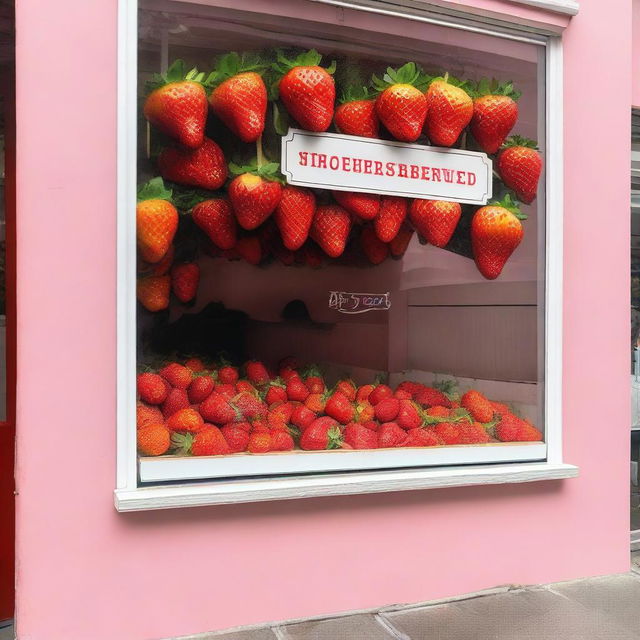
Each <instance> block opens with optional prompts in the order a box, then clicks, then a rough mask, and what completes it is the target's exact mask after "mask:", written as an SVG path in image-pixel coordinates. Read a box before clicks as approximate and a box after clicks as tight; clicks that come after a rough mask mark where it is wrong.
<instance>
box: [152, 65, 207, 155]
mask: <svg viewBox="0 0 640 640" xmlns="http://www.w3.org/2000/svg"><path fill="white" fill-rule="evenodd" d="M203 79H204V74H202V73H200V74H199V73H198V71H197V69H192V70H191V71H189V72H188V73H187V74H186V75H185V73H184V62H183V61H182V60H176V61H175V62H174V63H173V64H172V65H171V66H170V67H169V69H167V72H166V74H165V75H164V76H159V75H155V76H154V78H153V79H152V83H153V84H154V85H156V88H154V90H153V91H152V92H151V93H150V94H149V95H148V96H147V99H146V100H145V102H144V107H143V113H144V116H145V118H146V119H147V120H148V121H149V122H150V123H151V124H152V125H154V126H155V127H157V128H158V129H159V130H160V131H162V132H163V133H165V134H167V135H168V136H170V137H172V138H174V139H175V140H177V141H178V142H179V143H180V144H181V145H184V146H185V147H190V148H192V149H194V148H196V147H199V146H200V145H201V144H202V141H203V140H204V126H205V123H206V120H207V94H206V92H205V90H204V87H203V86H202V84H201V82H202V80H203Z"/></svg>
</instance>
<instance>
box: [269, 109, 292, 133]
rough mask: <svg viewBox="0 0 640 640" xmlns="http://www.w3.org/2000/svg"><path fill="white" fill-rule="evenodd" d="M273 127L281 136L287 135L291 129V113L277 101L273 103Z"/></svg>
mask: <svg viewBox="0 0 640 640" xmlns="http://www.w3.org/2000/svg"><path fill="white" fill-rule="evenodd" d="M273 128H274V129H275V130H276V133H277V134H278V135H279V136H285V135H287V132H288V131H289V115H288V114H287V112H286V111H285V110H283V109H280V107H279V106H278V103H277V102H274V103H273Z"/></svg>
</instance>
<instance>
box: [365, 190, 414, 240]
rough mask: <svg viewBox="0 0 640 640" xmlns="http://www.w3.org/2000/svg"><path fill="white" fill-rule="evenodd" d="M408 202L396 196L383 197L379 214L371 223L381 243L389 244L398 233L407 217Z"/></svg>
mask: <svg viewBox="0 0 640 640" xmlns="http://www.w3.org/2000/svg"><path fill="white" fill-rule="evenodd" d="M408 209H409V201H408V200H407V199H406V198H400V197H398V196H383V197H382V199H381V201H380V212H379V213H378V217H377V218H376V219H375V220H374V221H373V228H374V229H375V232H376V235H377V236H378V238H380V240H382V242H391V241H392V240H393V239H394V238H395V237H396V236H397V235H398V231H400V227H401V226H402V223H403V222H404V220H405V218H406V217H407V212H408Z"/></svg>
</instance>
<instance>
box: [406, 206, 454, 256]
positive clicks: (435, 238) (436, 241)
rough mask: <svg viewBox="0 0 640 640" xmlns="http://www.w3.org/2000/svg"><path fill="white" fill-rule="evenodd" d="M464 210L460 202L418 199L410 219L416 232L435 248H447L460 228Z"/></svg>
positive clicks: (411, 211)
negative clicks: (459, 224) (454, 233)
mask: <svg viewBox="0 0 640 640" xmlns="http://www.w3.org/2000/svg"><path fill="white" fill-rule="evenodd" d="M461 215H462V208H461V207H460V204H459V203H458V202H445V201H443V200H421V199H416V200H414V201H413V202H412V203H411V209H410V211H409V219H410V220H411V224H412V225H413V226H414V228H415V230H416V231H417V232H418V233H419V234H420V235H421V236H422V237H423V238H424V239H425V240H426V241H427V242H428V243H430V244H432V245H433V246H435V247H445V246H446V245H447V243H448V242H449V240H451V236H452V235H453V232H454V231H455V230H456V227H457V226H458V222H459V220H460V216H461Z"/></svg>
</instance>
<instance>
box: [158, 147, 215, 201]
mask: <svg viewBox="0 0 640 640" xmlns="http://www.w3.org/2000/svg"><path fill="white" fill-rule="evenodd" d="M158 170H159V171H160V175H161V176H162V177H163V178H164V179H165V180H170V181H171V182H176V183H178V184H182V185H185V186H187V187H200V188H201V189H208V190H209V191H215V190H216V189H219V188H220V187H221V186H222V185H223V184H224V183H225V180H226V179H227V165H226V162H225V159H224V153H222V149H221V148H220V147H219V146H218V145H217V144H216V143H215V142H214V141H213V140H209V138H205V139H204V142H203V143H202V144H201V145H200V146H199V147H197V148H196V149H184V148H180V147H166V148H164V149H163V150H162V151H161V152H160V155H159V156H158Z"/></svg>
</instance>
